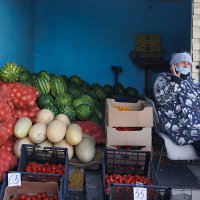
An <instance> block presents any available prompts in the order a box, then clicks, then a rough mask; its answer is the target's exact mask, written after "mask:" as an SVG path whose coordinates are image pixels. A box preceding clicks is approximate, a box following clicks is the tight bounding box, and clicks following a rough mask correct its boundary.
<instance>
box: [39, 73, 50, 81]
mask: <svg viewBox="0 0 200 200" xmlns="http://www.w3.org/2000/svg"><path fill="white" fill-rule="evenodd" d="M39 76H42V77H45V78H46V79H47V80H48V81H50V80H51V76H50V74H49V73H48V72H45V71H41V72H40V73H39Z"/></svg>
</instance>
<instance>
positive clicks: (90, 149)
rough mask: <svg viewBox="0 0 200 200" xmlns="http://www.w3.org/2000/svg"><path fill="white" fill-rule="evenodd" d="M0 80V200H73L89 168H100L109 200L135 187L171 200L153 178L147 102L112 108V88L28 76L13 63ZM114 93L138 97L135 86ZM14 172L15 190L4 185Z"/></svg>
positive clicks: (71, 79) (77, 79) (117, 104)
mask: <svg viewBox="0 0 200 200" xmlns="http://www.w3.org/2000/svg"><path fill="white" fill-rule="evenodd" d="M0 79H1V80H0V138H1V140H0V161H1V168H0V181H1V182H2V181H3V180H4V181H3V185H2V189H1V199H6V200H7V199H12V200H14V199H24V198H26V199H59V200H60V199H70V196H69V193H70V191H73V192H74V193H76V192H78V191H85V179H84V178H85V170H87V169H91V170H94V171H95V170H101V173H102V177H103V179H102V184H103V191H104V197H105V198H107V199H108V198H110V199H118V197H115V195H116V193H117V194H118V195H117V196H120V195H122V193H123V194H124V192H121V191H122V190H123V191H129V192H130V193H133V190H134V188H136V189H137V187H138V188H139V186H140V188H145V189H146V190H147V193H146V195H147V199H150V200H153V199H156V198H157V197H163V196H164V197H165V199H170V189H169V188H166V187H161V186H157V185H158V183H157V180H155V175H154V170H153V166H152V163H151V159H152V156H151V153H152V150H153V149H152V126H153V116H152V115H153V114H152V108H151V106H150V105H148V104H147V102H145V101H141V100H139V101H138V102H136V103H130V102H129V103H128V102H116V101H115V100H114V99H113V98H112V94H113V89H112V86H111V85H109V84H105V85H104V86H101V85H100V84H99V83H93V84H89V83H87V82H86V81H84V80H82V79H81V78H80V77H79V76H77V75H73V76H71V77H67V76H65V75H57V74H50V73H48V72H46V71H41V72H39V73H37V74H36V73H31V72H29V71H28V70H27V69H26V68H25V67H24V66H20V65H17V64H16V63H6V64H5V65H4V66H3V67H2V68H1V70H0ZM117 88H118V93H119V94H120V95H121V96H126V97H129V98H131V97H132V98H133V97H134V98H138V92H137V90H136V89H135V88H131V87H127V88H125V87H124V86H123V85H121V84H119V83H118V87H117ZM135 147H136V149H137V150H136V149H135ZM100 166H102V168H101V167H100ZM10 170H13V171H10ZM12 173H18V174H20V179H21V181H20V183H21V184H20V185H14V186H13V185H10V184H9V181H8V180H9V176H12ZM43 175H44V176H43ZM14 182H15V181H14ZM44 182H47V183H48V184H49V186H48V185H47V186H43V185H44ZM37 184H39V185H40V186H41V187H38V185H37ZM115 184H118V185H115ZM119 184H120V185H119ZM30 187H31V188H30ZM43 187H44V188H45V189H46V193H44V191H43V190H45V189H41V188H43ZM46 187H47V188H46ZM48 187H49V188H48ZM50 188H53V189H52V191H54V192H53V193H52V192H50V190H51V189H50ZM131 188H132V189H131ZM113 191H117V192H113ZM109 196H110V197H109ZM129 196H130V195H129ZM124 198H125V197H124V196H122V197H121V199H124ZM127 198H128V197H126V198H125V199H127ZM131 198H132V197H131Z"/></svg>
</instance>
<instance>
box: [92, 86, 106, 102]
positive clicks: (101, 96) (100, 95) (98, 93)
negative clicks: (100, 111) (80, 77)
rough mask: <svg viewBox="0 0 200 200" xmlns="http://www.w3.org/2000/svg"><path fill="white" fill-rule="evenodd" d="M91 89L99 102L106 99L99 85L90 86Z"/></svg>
mask: <svg viewBox="0 0 200 200" xmlns="http://www.w3.org/2000/svg"><path fill="white" fill-rule="evenodd" d="M92 88H93V89H94V91H95V93H96V97H97V99H98V100H99V101H103V100H105V98H106V94H105V92H104V90H103V87H102V86H101V85H100V84H99V83H94V84H92Z"/></svg>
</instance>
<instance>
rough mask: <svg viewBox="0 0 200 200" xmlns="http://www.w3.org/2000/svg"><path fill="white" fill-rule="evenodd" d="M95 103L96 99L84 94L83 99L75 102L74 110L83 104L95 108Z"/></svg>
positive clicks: (80, 98)
mask: <svg viewBox="0 0 200 200" xmlns="http://www.w3.org/2000/svg"><path fill="white" fill-rule="evenodd" d="M95 103H96V101H95V100H94V98H92V97H91V96H89V95H87V94H83V95H82V96H81V97H79V98H77V99H75V100H74V102H73V105H74V108H76V107H78V106H79V105H81V104H87V105H89V106H90V107H91V108H93V107H94V106H95Z"/></svg>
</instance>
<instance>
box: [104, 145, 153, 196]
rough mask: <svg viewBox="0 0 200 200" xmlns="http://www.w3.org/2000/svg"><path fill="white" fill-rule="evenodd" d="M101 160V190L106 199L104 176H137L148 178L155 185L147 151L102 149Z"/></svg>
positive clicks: (149, 154)
mask: <svg viewBox="0 0 200 200" xmlns="http://www.w3.org/2000/svg"><path fill="white" fill-rule="evenodd" d="M102 159H103V161H102V163H103V164H102V171H103V189H104V194H105V197H106V198H108V195H106V192H105V188H106V185H105V175H106V174H121V175H125V174H132V175H135V174H138V175H141V176H145V177H147V178H149V179H150V181H151V183H152V184H153V185H157V180H156V177H155V173H154V169H153V165H152V163H151V153H150V152H148V151H133V150H123V149H117V150H116V149H104V150H103V155H102Z"/></svg>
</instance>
